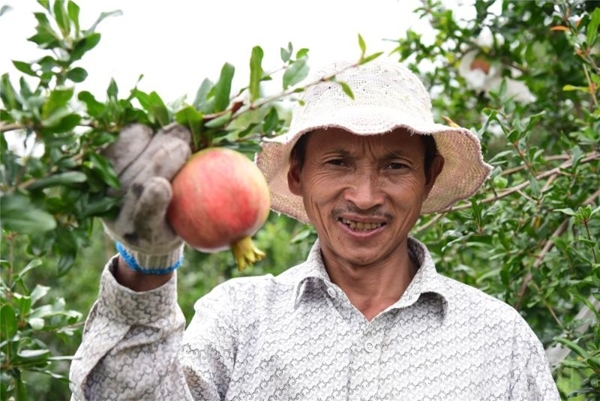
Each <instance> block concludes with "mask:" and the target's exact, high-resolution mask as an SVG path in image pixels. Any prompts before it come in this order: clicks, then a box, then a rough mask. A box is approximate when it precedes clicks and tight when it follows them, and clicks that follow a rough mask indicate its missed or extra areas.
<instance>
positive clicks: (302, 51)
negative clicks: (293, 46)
mask: <svg viewBox="0 0 600 401" xmlns="http://www.w3.org/2000/svg"><path fill="white" fill-rule="evenodd" d="M306 56H308V49H307V48H305V47H303V48H302V49H300V50H298V51H297V52H296V59H301V58H304V57H306Z"/></svg>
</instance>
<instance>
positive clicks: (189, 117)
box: [175, 105, 203, 138]
mask: <svg viewBox="0 0 600 401" xmlns="http://www.w3.org/2000/svg"><path fill="white" fill-rule="evenodd" d="M202 117H203V114H202V113H201V112H199V111H198V110H196V109H195V108H194V107H192V106H189V105H188V106H186V107H184V108H183V109H181V110H179V111H178V112H177V113H175V121H177V122H178V123H179V124H181V125H185V126H186V127H188V128H189V129H190V131H191V132H192V136H193V137H194V138H197V137H198V136H199V135H200V130H201V128H202Z"/></svg>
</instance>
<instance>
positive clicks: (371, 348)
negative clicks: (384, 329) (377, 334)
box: [365, 342, 375, 352]
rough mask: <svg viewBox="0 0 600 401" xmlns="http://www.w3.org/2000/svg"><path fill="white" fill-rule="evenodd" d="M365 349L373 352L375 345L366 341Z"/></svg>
mask: <svg viewBox="0 0 600 401" xmlns="http://www.w3.org/2000/svg"><path fill="white" fill-rule="evenodd" d="M365 349H366V350H367V352H373V350H374V349H375V346H374V345H373V343H372V342H367V343H366V344H365Z"/></svg>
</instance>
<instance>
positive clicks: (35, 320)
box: [27, 317, 46, 331]
mask: <svg viewBox="0 0 600 401" xmlns="http://www.w3.org/2000/svg"><path fill="white" fill-rule="evenodd" d="M27 323H29V325H30V326H31V328H32V329H33V330H38V331H39V330H42V329H43V328H44V325H45V324H46V322H45V320H44V319H42V318H41V317H32V318H30V319H27Z"/></svg>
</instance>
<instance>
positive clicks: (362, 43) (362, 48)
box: [358, 33, 367, 58]
mask: <svg viewBox="0 0 600 401" xmlns="http://www.w3.org/2000/svg"><path fill="white" fill-rule="evenodd" d="M358 47H360V58H363V56H364V55H365V52H366V51H367V45H366V44H365V40H364V39H363V37H362V36H361V34H360V33H359V34H358Z"/></svg>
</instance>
